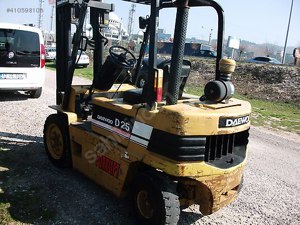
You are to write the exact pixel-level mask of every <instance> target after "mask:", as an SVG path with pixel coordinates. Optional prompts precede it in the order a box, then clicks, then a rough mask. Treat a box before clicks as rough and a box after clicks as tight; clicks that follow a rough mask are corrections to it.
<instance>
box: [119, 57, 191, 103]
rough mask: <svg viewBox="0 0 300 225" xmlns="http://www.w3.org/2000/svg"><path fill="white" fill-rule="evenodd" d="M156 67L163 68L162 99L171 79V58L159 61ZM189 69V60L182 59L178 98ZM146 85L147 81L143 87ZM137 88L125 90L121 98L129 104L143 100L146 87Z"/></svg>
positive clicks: (164, 97) (181, 92)
mask: <svg viewBox="0 0 300 225" xmlns="http://www.w3.org/2000/svg"><path fill="white" fill-rule="evenodd" d="M158 68H160V69H163V96H162V97H163V100H165V99H166V96H167V94H168V84H169V79H171V73H170V72H171V60H165V61H164V62H163V63H161V64H160V65H159V66H158ZM190 70H191V62H190V61H188V60H183V63H182V69H181V77H180V79H181V83H180V87H179V93H178V98H179V99H181V97H182V94H183V89H184V86H185V84H186V81H187V79H188V76H189V74H190ZM146 86H147V82H146V84H145V85H144V87H146ZM144 87H143V88H138V89H132V90H128V91H125V92H124V94H123V100H124V101H125V102H128V103H129V104H139V103H144V102H145V96H146V88H144Z"/></svg>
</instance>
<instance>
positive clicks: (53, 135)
mask: <svg viewBox="0 0 300 225" xmlns="http://www.w3.org/2000/svg"><path fill="white" fill-rule="evenodd" d="M46 132H47V134H46V137H47V140H46V141H47V146H48V151H49V153H50V155H51V157H52V158H53V159H57V160H59V159H61V157H62V156H63V153H64V146H63V142H64V141H63V134H62V133H61V131H60V129H59V127H58V126H57V125H56V124H51V125H50V126H49V127H48V129H47V130H46Z"/></svg>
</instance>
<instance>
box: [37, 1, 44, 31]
mask: <svg viewBox="0 0 300 225" xmlns="http://www.w3.org/2000/svg"><path fill="white" fill-rule="evenodd" d="M43 19H44V0H40V8H39V19H38V28H39V29H41V30H42V29H43Z"/></svg>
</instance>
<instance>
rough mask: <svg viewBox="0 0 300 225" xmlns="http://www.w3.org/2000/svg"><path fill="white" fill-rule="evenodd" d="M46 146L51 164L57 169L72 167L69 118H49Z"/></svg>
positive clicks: (52, 116) (55, 115) (46, 125)
mask: <svg viewBox="0 0 300 225" xmlns="http://www.w3.org/2000/svg"><path fill="white" fill-rule="evenodd" d="M44 145H45V149H46V152H47V155H48V157H49V159H50V160H51V162H52V163H53V164H54V165H55V166H57V167H71V166H72V158H71V152H70V138H69V127H68V118H67V116H66V115H64V114H52V115H50V116H48V118H47V119H46V122H45V126H44Z"/></svg>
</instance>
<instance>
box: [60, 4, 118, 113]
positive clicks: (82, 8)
mask: <svg viewBox="0 0 300 225" xmlns="http://www.w3.org/2000/svg"><path fill="white" fill-rule="evenodd" d="M88 7H89V8H90V22H91V26H92V28H93V39H92V41H88V39H87V38H86V37H84V36H83V25H84V20H85V17H86V14H87V9H88ZM111 11H114V5H113V4H107V3H103V2H102V1H100V0H99V1H97V0H92V1H90V0H57V1H56V45H57V50H56V53H57V54H56V67H57V69H56V87H57V89H56V103H57V104H58V105H60V104H62V106H63V108H64V109H65V108H67V107H68V104H69V97H70V92H71V85H72V80H73V74H74V70H75V65H76V57H77V52H78V50H82V51H84V50H86V47H87V42H89V44H90V45H91V46H92V47H93V48H94V62H93V66H94V68H93V74H99V71H100V68H101V66H102V65H103V48H104V42H105V40H106V38H104V36H103V35H102V33H101V30H102V29H103V28H105V27H108V22H109V17H108V14H109V12H111ZM71 24H74V25H75V26H76V31H75V33H74V35H73V39H72V34H71ZM63 96H64V97H63Z"/></svg>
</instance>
